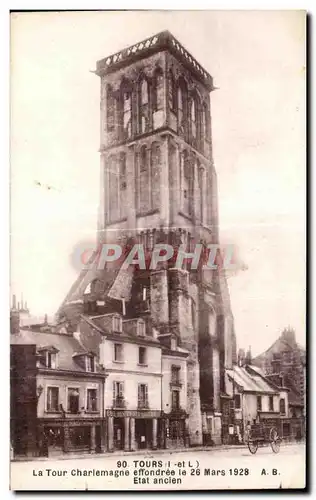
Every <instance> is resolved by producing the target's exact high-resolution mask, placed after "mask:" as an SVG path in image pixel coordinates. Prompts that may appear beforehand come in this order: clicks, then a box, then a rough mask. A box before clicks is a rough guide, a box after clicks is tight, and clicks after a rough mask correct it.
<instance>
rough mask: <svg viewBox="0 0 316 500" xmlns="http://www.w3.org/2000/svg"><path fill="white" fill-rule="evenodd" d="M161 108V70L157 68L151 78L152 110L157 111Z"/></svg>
mask: <svg viewBox="0 0 316 500" xmlns="http://www.w3.org/2000/svg"><path fill="white" fill-rule="evenodd" d="M162 108H163V72H162V69H161V68H157V69H156V70H155V73H154V79H153V110H154V111H158V110H159V109H162Z"/></svg>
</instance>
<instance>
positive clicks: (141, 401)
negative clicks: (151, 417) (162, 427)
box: [138, 399, 149, 410]
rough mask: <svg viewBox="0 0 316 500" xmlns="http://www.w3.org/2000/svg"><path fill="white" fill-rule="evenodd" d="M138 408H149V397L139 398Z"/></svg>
mask: <svg viewBox="0 0 316 500" xmlns="http://www.w3.org/2000/svg"><path fill="white" fill-rule="evenodd" d="M138 408H139V409H140V410H148V409H149V402H148V400H147V399H139V400H138Z"/></svg>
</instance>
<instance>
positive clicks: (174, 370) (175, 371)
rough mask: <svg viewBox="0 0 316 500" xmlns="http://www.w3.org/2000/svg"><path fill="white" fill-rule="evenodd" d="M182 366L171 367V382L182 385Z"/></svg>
mask: <svg viewBox="0 0 316 500" xmlns="http://www.w3.org/2000/svg"><path fill="white" fill-rule="evenodd" d="M180 371H181V368H180V366H172V367H171V384H173V385H180V383H181V381H180Z"/></svg>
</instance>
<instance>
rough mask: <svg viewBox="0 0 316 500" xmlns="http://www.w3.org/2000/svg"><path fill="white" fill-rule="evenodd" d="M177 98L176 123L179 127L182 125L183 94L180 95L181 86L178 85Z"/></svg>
mask: <svg viewBox="0 0 316 500" xmlns="http://www.w3.org/2000/svg"><path fill="white" fill-rule="evenodd" d="M177 99H178V125H179V127H180V126H182V123H183V95H182V88H181V86H180V85H179V87H178V92H177Z"/></svg>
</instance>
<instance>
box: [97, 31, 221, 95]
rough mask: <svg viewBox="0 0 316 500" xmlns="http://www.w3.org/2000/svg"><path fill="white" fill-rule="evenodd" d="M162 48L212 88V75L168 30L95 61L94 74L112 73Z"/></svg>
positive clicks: (209, 88)
mask: <svg viewBox="0 0 316 500" xmlns="http://www.w3.org/2000/svg"><path fill="white" fill-rule="evenodd" d="M162 50H167V51H169V52H170V53H172V54H173V55H174V56H175V57H176V58H177V59H179V60H180V61H181V63H182V64H183V65H184V66H186V67H187V68H188V69H189V70H190V71H191V72H192V73H194V75H195V76H196V78H197V79H198V80H200V81H201V82H202V83H203V84H204V85H205V86H206V87H207V88H208V90H209V91H212V90H214V87H213V78H212V76H211V75H210V74H209V73H208V72H207V71H205V69H204V68H203V67H202V66H201V64H199V63H198V62H197V60H196V59H195V58H194V57H193V56H192V55H191V54H190V52H189V51H188V50H186V49H185V48H184V47H183V45H181V43H180V42H178V40H177V39H176V38H175V37H174V36H173V35H172V34H171V33H170V31H161V32H160V33H157V34H156V35H153V36H151V37H149V38H146V39H145V40H142V41H141V42H138V43H136V44H134V45H131V46H130V47H128V48H125V49H122V50H121V51H119V52H116V53H115V54H112V55H110V56H107V57H105V58H104V59H101V60H100V61H98V62H97V69H96V74H97V75H99V76H102V75H106V74H109V73H113V72H114V71H117V70H119V69H121V68H123V67H124V66H127V65H129V64H131V63H133V62H135V61H138V60H140V59H144V58H145V57H148V56H150V55H152V54H155V53H156V52H160V51H162Z"/></svg>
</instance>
